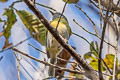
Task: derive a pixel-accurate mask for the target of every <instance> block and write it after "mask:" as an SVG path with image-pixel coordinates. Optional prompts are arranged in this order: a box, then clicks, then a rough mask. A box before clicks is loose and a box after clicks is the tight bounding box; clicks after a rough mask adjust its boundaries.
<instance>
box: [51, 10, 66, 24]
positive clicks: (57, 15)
mask: <svg viewBox="0 0 120 80" xmlns="http://www.w3.org/2000/svg"><path fill="white" fill-rule="evenodd" d="M50 13H51V14H52V16H53V17H52V20H59V18H60V16H61V15H62V14H61V13H59V12H55V13H54V12H52V11H50ZM61 21H62V22H65V23H67V24H68V20H67V18H66V17H65V16H64V15H62V16H61Z"/></svg>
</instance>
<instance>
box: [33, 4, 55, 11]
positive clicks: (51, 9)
mask: <svg viewBox="0 0 120 80" xmlns="http://www.w3.org/2000/svg"><path fill="white" fill-rule="evenodd" d="M35 4H37V5H39V6H42V7H45V8H48V9H50V10H53V11H55V12H56V10H55V9H53V8H51V7H49V6H46V5H43V4H40V3H35Z"/></svg>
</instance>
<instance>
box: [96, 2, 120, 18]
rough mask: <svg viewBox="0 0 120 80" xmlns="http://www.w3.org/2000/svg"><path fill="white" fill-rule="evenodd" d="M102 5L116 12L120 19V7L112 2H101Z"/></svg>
mask: <svg viewBox="0 0 120 80" xmlns="http://www.w3.org/2000/svg"><path fill="white" fill-rule="evenodd" d="M94 1H95V2H96V3H98V0H94ZM119 2H120V0H118V4H119ZM100 3H101V5H102V6H104V7H105V8H106V9H108V8H109V10H110V11H114V12H115V14H116V15H117V16H119V17H120V7H118V6H116V4H114V3H113V1H111V0H100ZM109 3H110V4H109Z"/></svg>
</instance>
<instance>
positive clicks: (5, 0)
mask: <svg viewBox="0 0 120 80" xmlns="http://www.w3.org/2000/svg"><path fill="white" fill-rule="evenodd" d="M7 1H8V0H0V2H7Z"/></svg>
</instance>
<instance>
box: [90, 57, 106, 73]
mask: <svg viewBox="0 0 120 80" xmlns="http://www.w3.org/2000/svg"><path fill="white" fill-rule="evenodd" d="M89 64H90V65H91V66H92V67H93V69H95V70H98V59H96V58H92V60H91V61H90V63H89ZM101 67H102V71H104V70H105V68H104V67H103V64H102V66H101Z"/></svg>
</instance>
